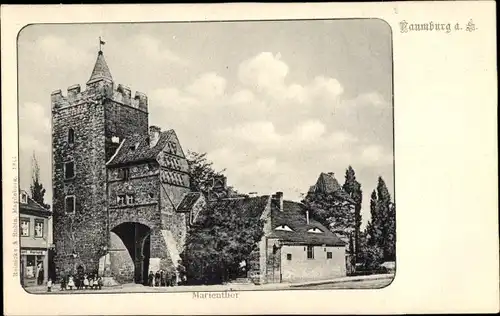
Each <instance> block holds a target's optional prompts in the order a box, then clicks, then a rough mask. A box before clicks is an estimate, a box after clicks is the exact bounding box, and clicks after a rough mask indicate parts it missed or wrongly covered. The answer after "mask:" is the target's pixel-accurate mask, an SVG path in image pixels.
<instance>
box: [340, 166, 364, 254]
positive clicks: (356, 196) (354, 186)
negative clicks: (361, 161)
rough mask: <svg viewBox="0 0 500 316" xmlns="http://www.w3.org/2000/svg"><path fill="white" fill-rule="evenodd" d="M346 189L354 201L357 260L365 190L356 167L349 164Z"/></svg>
mask: <svg viewBox="0 0 500 316" xmlns="http://www.w3.org/2000/svg"><path fill="white" fill-rule="evenodd" d="M343 189H344V191H345V192H346V193H347V194H349V196H350V197H351V199H352V200H353V201H354V252H353V255H354V261H355V262H356V261H357V256H358V252H359V249H360V229H361V219H362V218H361V203H362V201H363V191H362V190H361V183H359V182H358V181H357V180H356V173H355V172H354V169H353V168H352V167H351V166H349V167H348V168H347V170H346V173H345V182H344V185H343Z"/></svg>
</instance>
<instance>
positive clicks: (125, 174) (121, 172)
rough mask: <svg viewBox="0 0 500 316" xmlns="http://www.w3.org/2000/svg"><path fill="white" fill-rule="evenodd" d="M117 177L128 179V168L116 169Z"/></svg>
mask: <svg viewBox="0 0 500 316" xmlns="http://www.w3.org/2000/svg"><path fill="white" fill-rule="evenodd" d="M118 177H119V178H120V179H122V180H128V179H129V178H130V170H129V169H128V168H122V169H120V170H119V171H118Z"/></svg>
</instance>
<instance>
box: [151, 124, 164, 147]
mask: <svg viewBox="0 0 500 316" xmlns="http://www.w3.org/2000/svg"><path fill="white" fill-rule="evenodd" d="M160 133H161V128H159V127H158V126H150V127H149V147H151V148H153V147H154V146H156V144H157V143H158V140H159V139H160Z"/></svg>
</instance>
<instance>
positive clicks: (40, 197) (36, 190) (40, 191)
mask: <svg viewBox="0 0 500 316" xmlns="http://www.w3.org/2000/svg"><path fill="white" fill-rule="evenodd" d="M31 168H32V169H31V185H30V191H31V198H32V199H33V200H34V201H35V202H37V203H38V204H40V205H41V206H43V207H45V208H50V205H48V204H45V201H44V196H45V191H46V190H45V188H44V187H43V184H42V182H41V181H40V166H39V165H38V160H37V158H36V155H35V153H34V152H33V158H32V161H31Z"/></svg>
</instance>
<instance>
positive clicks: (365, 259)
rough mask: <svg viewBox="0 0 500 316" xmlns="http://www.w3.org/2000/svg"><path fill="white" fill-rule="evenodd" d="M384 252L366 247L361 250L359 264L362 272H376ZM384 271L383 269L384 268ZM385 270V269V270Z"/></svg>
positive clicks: (373, 247)
mask: <svg viewBox="0 0 500 316" xmlns="http://www.w3.org/2000/svg"><path fill="white" fill-rule="evenodd" d="M383 257H384V252H383V251H382V249H380V248H379V247H377V246H368V247H366V248H365V249H363V250H362V254H361V263H362V267H363V270H365V271H366V270H374V271H377V270H379V269H380V268H383V267H380V265H381V264H382V262H383ZM384 269H385V268H384ZM386 270H387V269H386Z"/></svg>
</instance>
